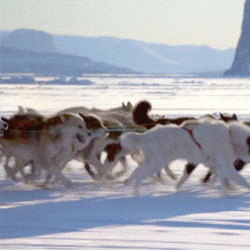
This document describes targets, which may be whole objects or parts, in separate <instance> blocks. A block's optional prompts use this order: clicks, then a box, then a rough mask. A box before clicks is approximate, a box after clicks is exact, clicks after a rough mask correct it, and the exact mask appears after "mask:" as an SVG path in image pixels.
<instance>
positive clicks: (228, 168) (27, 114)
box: [0, 100, 250, 193]
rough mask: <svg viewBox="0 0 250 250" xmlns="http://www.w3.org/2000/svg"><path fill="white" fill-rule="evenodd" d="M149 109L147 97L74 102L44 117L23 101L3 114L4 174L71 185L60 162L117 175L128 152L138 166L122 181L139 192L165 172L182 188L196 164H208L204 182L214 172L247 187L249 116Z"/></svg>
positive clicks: (103, 176) (100, 175)
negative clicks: (178, 167)
mask: <svg viewBox="0 0 250 250" xmlns="http://www.w3.org/2000/svg"><path fill="white" fill-rule="evenodd" d="M151 109H152V107H151V103H150V102H148V101H146V100H145V101H144V100H143V101H140V102H139V103H137V104H136V105H135V106H133V105H132V104H131V103H130V102H128V103H127V104H124V103H122V106H121V107H117V108H113V109H109V110H100V109H95V108H93V109H88V108H86V107H72V108H67V109H65V110H62V111H60V112H58V113H56V114H54V115H53V116H49V117H47V116H44V115H41V114H39V113H38V112H37V111H36V110H33V109H31V108H23V107H19V110H18V112H17V113H16V114H14V115H13V116H11V117H9V118H6V117H1V122H0V152H1V162H2V163H3V165H4V169H5V172H6V176H7V178H11V179H12V180H14V181H24V182H25V183H30V184H32V185H39V186H41V187H46V186H48V185H52V184H53V183H54V182H61V183H62V184H63V185H65V186H66V187H69V186H71V185H73V183H72V181H71V180H70V179H69V178H67V177H66V176H65V175H64V174H63V169H64V168H65V166H66V165H67V163H69V162H70V161H71V160H79V161H81V162H83V164H84V167H85V169H86V171H87V173H88V174H89V175H90V176H91V177H92V178H93V180H94V181H103V180H105V181H114V180H117V179H118V178H120V177H121V176H123V175H124V174H125V173H126V172H127V170H128V167H129V166H128V157H130V160H131V159H132V160H134V161H135V162H136V163H137V167H136V168H135V169H134V171H133V172H132V174H131V175H130V176H129V177H127V178H126V179H125V181H124V184H125V185H132V186H133V189H134V192H135V193H138V188H139V186H140V184H141V183H142V181H143V180H145V179H147V178H150V177H154V178H157V179H159V180H160V179H161V178H162V175H163V173H164V172H165V173H164V174H167V175H168V176H169V177H170V178H172V179H173V180H174V181H175V182H176V188H177V189H179V188H180V187H181V186H182V185H183V184H184V183H185V182H186V181H187V180H188V178H189V176H190V175H191V174H192V172H193V171H194V169H195V168H196V167H197V166H198V165H199V164H203V165H204V166H205V167H207V168H208V172H207V174H206V176H204V179H203V180H202V181H203V182H208V181H209V180H210V177H211V176H213V178H216V179H218V180H219V181H220V183H221V186H222V188H223V190H228V189H230V186H231V183H232V182H234V183H236V184H237V185H240V186H242V187H243V188H247V189H250V184H249V183H248V181H247V180H246V178H245V177H244V176H243V175H242V174H240V172H239V171H240V170H242V169H243V167H244V166H245V165H247V164H248V163H249V162H250V127H249V126H250V123H248V122H242V121H239V120H238V118H237V116H236V115H235V114H233V115H232V116H228V115H227V116H226V115H223V114H220V117H215V116H214V115H204V116H202V117H198V118H197V117H179V118H166V117H162V116H159V115H150V111H151ZM176 160H184V163H185V166H184V170H183V173H182V175H181V176H180V177H177V176H176V174H175V173H174V172H173V171H172V170H171V169H170V167H169V166H170V164H171V163H172V162H173V161H176ZM118 164H119V166H120V170H119V171H115V169H116V166H117V165H118ZM42 173H43V175H42ZM41 175H42V176H43V178H41ZM41 179H42V180H41Z"/></svg>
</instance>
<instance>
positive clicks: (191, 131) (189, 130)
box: [183, 128, 202, 149]
mask: <svg viewBox="0 0 250 250" xmlns="http://www.w3.org/2000/svg"><path fill="white" fill-rule="evenodd" d="M183 129H184V130H186V131H187V132H188V133H189V134H190V136H191V137H192V139H193V141H194V142H195V143H196V145H197V146H198V147H199V148H200V149H202V147H201V145H200V144H199V142H197V141H196V140H195V138H194V135H193V130H191V129H187V128H183Z"/></svg>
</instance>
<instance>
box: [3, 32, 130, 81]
mask: <svg viewBox="0 0 250 250" xmlns="http://www.w3.org/2000/svg"><path fill="white" fill-rule="evenodd" d="M0 42H1V43H0V44H1V47H0V52H1V54H0V72H5V73H7V72H11V73H13V72H15V73H17V72H19V73H37V74H43V75H51V74H53V75H54V74H63V75H74V76H75V75H82V74H83V73H134V71H132V70H129V69H125V68H119V67H116V66H112V65H109V64H108V63H103V62H94V61H93V60H92V59H90V58H88V57H86V56H85V57H84V56H76V55H69V54H68V53H64V54H63V53H57V50H56V47H55V46H54V43H53V37H52V36H51V35H50V34H48V33H46V32H43V31H36V30H27V29H18V30H14V31H12V32H4V31H3V32H0Z"/></svg>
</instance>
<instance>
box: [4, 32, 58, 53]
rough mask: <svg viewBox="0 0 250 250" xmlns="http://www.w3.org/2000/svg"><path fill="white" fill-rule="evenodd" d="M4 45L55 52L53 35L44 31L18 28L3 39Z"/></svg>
mask: <svg viewBox="0 0 250 250" xmlns="http://www.w3.org/2000/svg"><path fill="white" fill-rule="evenodd" d="M2 46H3V47H11V48H16V49H21V50H30V51H35V52H47V53H48V52H49V53H55V52H56V48H55V46H54V44H53V37H52V36H51V35H49V34H48V33H45V32H43V31H36V30H30V29H18V30H14V31H12V32H11V33H9V34H8V35H7V36H6V37H4V39H3V40H2Z"/></svg>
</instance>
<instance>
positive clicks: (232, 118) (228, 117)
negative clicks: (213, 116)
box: [220, 113, 238, 122]
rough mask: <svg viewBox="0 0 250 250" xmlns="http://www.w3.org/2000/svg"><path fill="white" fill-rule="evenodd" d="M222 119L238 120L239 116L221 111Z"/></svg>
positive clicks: (225, 120)
mask: <svg viewBox="0 0 250 250" xmlns="http://www.w3.org/2000/svg"><path fill="white" fill-rule="evenodd" d="M220 120H222V121H224V122H230V121H238V117H237V115H236V114H233V115H232V116H230V115H227V114H222V113H220Z"/></svg>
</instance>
